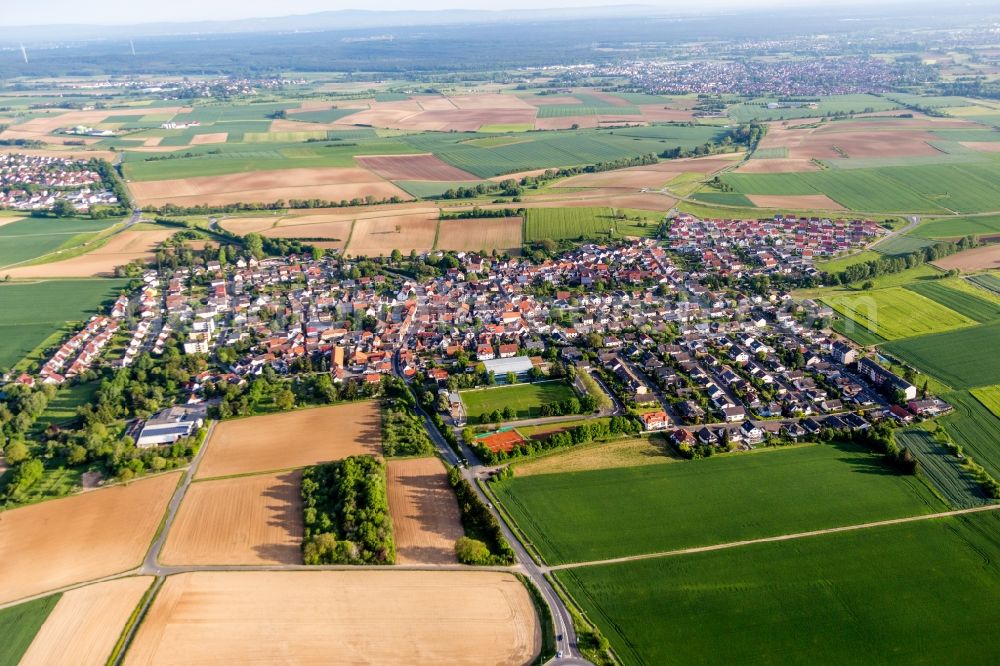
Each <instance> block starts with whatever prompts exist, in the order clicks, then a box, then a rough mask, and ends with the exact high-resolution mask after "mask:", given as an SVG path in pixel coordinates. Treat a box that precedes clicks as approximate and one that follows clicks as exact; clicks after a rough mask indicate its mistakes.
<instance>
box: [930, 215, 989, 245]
mask: <svg viewBox="0 0 1000 666" xmlns="http://www.w3.org/2000/svg"><path fill="white" fill-rule="evenodd" d="M913 233H914V234H916V235H918V236H923V237H924V238H932V239H938V238H960V237H962V236H970V235H971V236H982V235H994V234H1000V215H983V216H981V217H978V216H977V217H945V218H938V219H935V220H930V221H928V222H926V223H924V224H922V225H920V226H919V227H917V228H916V229H915V230H914V231H913Z"/></svg>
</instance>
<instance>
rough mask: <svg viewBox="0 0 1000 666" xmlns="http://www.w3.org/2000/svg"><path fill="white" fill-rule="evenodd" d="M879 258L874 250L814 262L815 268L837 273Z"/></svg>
mask: <svg viewBox="0 0 1000 666" xmlns="http://www.w3.org/2000/svg"><path fill="white" fill-rule="evenodd" d="M881 258H882V255H880V254H879V253H878V252H875V251H874V250H864V251H862V252H858V253H857V254H852V255H850V256H846V257H834V258H833V259H830V260H829V261H818V262H816V268H818V269H819V270H821V271H826V272H827V273H839V272H840V271H842V270H844V269H846V268H847V267H848V266H853V265H854V264H863V263H864V262H866V261H875V260H878V259H881Z"/></svg>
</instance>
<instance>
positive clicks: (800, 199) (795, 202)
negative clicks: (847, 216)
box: [746, 194, 844, 210]
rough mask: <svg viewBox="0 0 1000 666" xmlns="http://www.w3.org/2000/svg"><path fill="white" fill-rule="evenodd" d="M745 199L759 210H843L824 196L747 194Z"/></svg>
mask: <svg viewBox="0 0 1000 666" xmlns="http://www.w3.org/2000/svg"><path fill="white" fill-rule="evenodd" d="M746 197H747V199H749V200H750V201H752V202H753V205H754V206H757V207H759V208H784V209H786V210H791V209H796V210H798V209H803V208H804V209H808V210H843V209H844V207H843V206H841V205H840V204H839V203H837V202H836V201H834V200H833V199H831V198H830V197H828V196H826V195H825V194H799V195H794V194H770V195H769V194H748V195H746Z"/></svg>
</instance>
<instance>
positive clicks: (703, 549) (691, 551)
mask: <svg viewBox="0 0 1000 666" xmlns="http://www.w3.org/2000/svg"><path fill="white" fill-rule="evenodd" d="M998 509H1000V504H987V505H985V506H977V507H972V508H969V509H956V510H954V511H943V512H940V513H928V514H924V515H920V516H907V517H905V518H892V519H889V520H879V521H875V522H872V523H861V524H859V525H844V526H842V527H830V528H827V529H823V530H812V531H809V532H796V533H794V534H779V535H778V536H770V537H762V538H760V539H746V540H743V541H731V542H729V543H718V544H713V545H711V546H695V547H693V548H681V549H678V550H667V551H661V552H658V553H643V554H641V555H626V556H624V557H613V558H609V559H606V560H591V561H589V562H575V563H570V564H556V565H553V566H550V567H547V571H549V572H552V571H562V570H564V569H579V568H583V567H596V566H601V565H605V564H619V563H622V562H634V561H638V560H652V559H657V558H661V557H675V556H677V555H695V554H698V553H710V552H712V551H716V550H728V549H730V548H740V547H743V546H753V545H756V544H759V543H773V542H776V541H793V540H795V539H805V538H808V537H814V536H822V535H824V534H836V533H838V532H855V531H858V530H866V529H871V528H874V527H886V526H888V525H900V524H903V523H915V522H919V521H922V520H934V519H937V518H949V517H951V516H962V515H965V514H969V513H980V512H983V511H996V510H998Z"/></svg>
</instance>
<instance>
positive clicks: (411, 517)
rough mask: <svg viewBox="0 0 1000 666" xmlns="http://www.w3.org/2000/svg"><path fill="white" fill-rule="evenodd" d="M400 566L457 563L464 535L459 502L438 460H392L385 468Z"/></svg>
mask: <svg viewBox="0 0 1000 666" xmlns="http://www.w3.org/2000/svg"><path fill="white" fill-rule="evenodd" d="M386 480H387V485H388V490H389V512H390V513H391V514H392V527H393V532H394V533H395V534H396V563H397V564H457V563H458V559H457V558H456V557H455V541H457V540H458V539H459V538H460V537H461V536H463V535H464V534H465V531H464V530H463V529H462V517H461V515H460V514H459V512H458V502H456V501H455V494H454V492H453V491H452V489H451V486H450V485H449V484H448V476H447V473H446V472H445V469H444V465H443V464H442V463H441V461H440V460H439V459H438V458H435V457H431V458H413V459H409V460H390V461H389V463H388V466H387V469H386Z"/></svg>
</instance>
